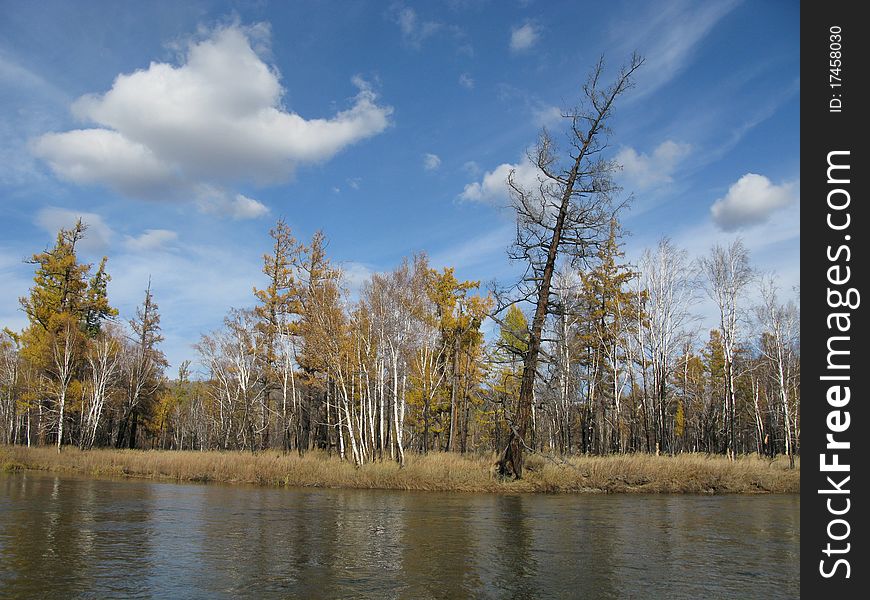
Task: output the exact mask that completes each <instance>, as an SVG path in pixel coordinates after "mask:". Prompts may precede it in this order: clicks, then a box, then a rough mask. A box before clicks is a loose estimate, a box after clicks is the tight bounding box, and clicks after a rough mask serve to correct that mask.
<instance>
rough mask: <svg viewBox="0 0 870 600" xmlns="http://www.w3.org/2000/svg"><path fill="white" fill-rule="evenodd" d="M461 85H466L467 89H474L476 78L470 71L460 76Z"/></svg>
mask: <svg viewBox="0 0 870 600" xmlns="http://www.w3.org/2000/svg"><path fill="white" fill-rule="evenodd" d="M459 85H461V86H462V87H464V88H465V89H468V90H470V89H473V88H474V78H473V77H472V76H471V75H469V74H468V73H463V74H461V75H460V76H459Z"/></svg>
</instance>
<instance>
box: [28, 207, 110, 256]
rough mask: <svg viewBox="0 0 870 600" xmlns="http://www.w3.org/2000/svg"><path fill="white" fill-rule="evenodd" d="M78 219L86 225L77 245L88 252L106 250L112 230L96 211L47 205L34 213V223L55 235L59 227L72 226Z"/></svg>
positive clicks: (66, 227)
mask: <svg viewBox="0 0 870 600" xmlns="http://www.w3.org/2000/svg"><path fill="white" fill-rule="evenodd" d="M79 219H81V220H82V222H83V223H84V224H85V225H86V226H87V230H86V231H85V236H84V238H83V239H82V241H81V242H79V244H78V247H79V248H81V249H82V250H84V251H90V252H102V251H104V250H106V249H107V248H108V247H109V244H110V243H111V241H112V236H113V232H112V229H111V228H110V227H109V226H108V224H107V223H106V222H105V221H104V220H103V217H101V216H100V215H98V214H96V213H92V212H86V211H76V210H69V209H66V208H58V207H55V206H47V207H45V208H43V209H41V210H40V211H39V212H37V213H36V218H35V219H34V224H35V225H37V226H38V227H39V228H40V229H42V230H43V231H45V232H46V233H48V234H49V236H55V235H57V232H58V231H60V229H62V228H63V229H69V228H71V227H73V226H74V225H75V224H76V221H77V220H79Z"/></svg>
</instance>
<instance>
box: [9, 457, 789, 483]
mask: <svg viewBox="0 0 870 600" xmlns="http://www.w3.org/2000/svg"><path fill="white" fill-rule="evenodd" d="M494 463H495V457H494V456H478V455H466V456H462V455H459V454H447V453H430V454H428V455H416V454H411V453H408V455H407V461H406V466H405V468H403V469H400V468H399V467H398V465H397V464H396V463H394V462H392V461H390V460H386V461H384V462H372V463H368V464H365V465H362V466H361V467H359V468H356V467H354V466H353V465H352V464H350V463H348V462H347V461H342V460H340V459H339V458H338V457H336V456H331V457H330V456H328V455H327V454H326V453H325V452H321V451H313V452H309V453H307V454H306V455H305V456H304V457H300V456H299V455H298V454H296V453H292V454H287V455H282V454H281V453H280V451H274V450H272V451H262V452H259V453H257V454H251V453H246V452H219V451H205V452H199V451H190V450H185V451H175V450H114V449H95V450H88V451H81V450H79V449H77V448H75V447H66V448H64V449H63V451H62V452H61V453H60V454H58V453H57V451H56V450H55V449H54V448H53V447H38V448H26V447H22V446H0V472H15V471H21V470H31V471H50V472H55V473H71V474H78V475H85V476H91V477H111V478H119V477H120V478H126V479H148V480H154V481H172V482H177V483H225V484H245V485H256V486H262V487H295V488H338V489H381V490H407V491H438V492H486V493H507V494H515V493H566V494H608V493H611V494H612V493H629V494H705V495H721V494H745V495H758V494H790V493H799V492H800V462H799V459H798V461H797V462H796V468H795V469H793V470H791V469H788V461H787V459H785V458H784V457H778V458H777V459H774V460H771V459H768V458H759V457H757V456H754V455H751V456H744V457H740V458H738V459H737V460H736V461H734V462H731V461H729V460H728V459H727V458H725V457H724V456H720V455H706V454H681V455H677V456H655V455H651V454H628V455H610V456H575V457H570V458H568V459H565V460H562V461H560V462H558V463H554V462H553V461H550V460H548V459H547V458H545V457H543V456H539V455H531V456H529V457H528V458H527V459H526V469H527V472H526V474H525V477H524V478H523V479H522V480H520V481H502V480H500V479H498V477H496V476H495V474H494V469H493V465H494Z"/></svg>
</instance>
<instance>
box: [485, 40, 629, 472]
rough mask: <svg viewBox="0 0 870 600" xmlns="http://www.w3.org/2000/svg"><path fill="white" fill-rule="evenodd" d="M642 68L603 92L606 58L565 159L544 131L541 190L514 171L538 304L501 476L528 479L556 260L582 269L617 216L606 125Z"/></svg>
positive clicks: (539, 151) (522, 252) (578, 114)
mask: <svg viewBox="0 0 870 600" xmlns="http://www.w3.org/2000/svg"><path fill="white" fill-rule="evenodd" d="M642 64H643V59H642V58H641V57H640V56H638V55H637V54H635V55H633V56H632V57H631V60H630V61H629V62H628V64H626V65H624V66H623V67H622V69H621V70H620V71H619V74H618V75H617V77H616V80H615V81H614V82H613V83H612V84H611V85H609V86H605V87H602V83H601V77H602V75H603V70H604V61H603V59H600V60H599V61H598V63H597V64H596V65H595V67H594V68H593V69H592V73H591V74H590V76H589V79H588V81H587V82H586V84H585V85H584V86H583V98H582V100H581V103H580V105H579V106H578V107H576V108H575V109H573V110H571V111H568V112H567V113H566V114H564V115H563V116H564V117H565V118H566V119H568V120H569V121H570V124H571V130H570V132H569V134H568V136H569V145H570V148H569V149H568V151H567V152H566V153H565V156H561V157H560V156H559V155H558V150H557V149H556V147H555V144H554V142H553V140H552V138H551V137H550V135H549V134H548V132H547V131H546V129H545V130H544V131H542V132H541V135H540V137H539V139H538V144H537V146H536V148H535V150H534V152H533V153H530V155H529V160H530V161H531V162H532V163H533V165H534V166H535V168H536V171H537V185H536V186H532V187H531V188H530V187H528V186H527V185H523V184H522V183H520V182H519V181H518V179H517V177H516V173H515V172H513V171H512V172H511V174H510V176H509V177H508V186H509V187H510V194H511V199H512V201H513V205H514V208H515V209H516V211H517V237H516V241H515V242H514V244H513V246H512V247H511V249H510V251H509V256H510V258H511V259H513V260H520V261H523V262H525V263H526V265H527V267H526V272H525V275H524V277H523V279H522V280H521V281H520V282H519V284H518V286H517V289H518V291H519V293H520V298H519V301H526V302H531V303H533V304H534V306H535V311H534V317H533V319H532V323H531V329H530V331H529V344H528V350H527V352H526V353H525V356H524V359H523V375H522V381H521V383H520V395H519V400H518V405H517V411H516V414H515V415H514V418H513V421H512V423H511V433H510V437H509V438H508V444H507V447H506V448H505V449H504V452H503V453H502V455H501V457H500V459H499V462H498V470H499V473H500V474H501V475H502V476H509V475H513V476H514V477H516V478H517V479H519V478H520V477H522V474H523V449H524V447H527V446H528V444H527V440H526V439H525V438H526V433H527V431H528V428H529V422H530V419H531V413H532V402H533V396H534V389H535V379H536V376H537V368H538V356H539V354H540V352H541V332H542V331H543V328H544V323H545V321H546V319H547V315H548V314H549V313H550V312H551V304H552V303H551V297H550V296H551V293H552V290H551V282H552V279H553V273H554V270H555V268H556V264H557V261H558V260H559V258H560V257H562V256H563V257H567V258H568V259H570V261H571V262H572V263H573V264H575V265H579V264H583V263H584V262H585V261H586V260H587V259H588V258H589V257H590V256H591V253H592V252H593V250H594V248H596V247H597V245H598V244H599V243H600V242H601V240H602V237H603V236H604V235H605V234H606V233H607V231H608V226H609V223H610V219H611V218H612V217H613V211H612V202H611V196H612V194H613V193H614V192H615V191H616V189H617V188H616V186H615V184H614V183H613V179H612V175H613V173H614V171H615V170H616V169H618V168H619V167H618V165H617V164H616V163H614V162H613V161H610V160H607V159H605V158H603V157H602V151H603V150H604V149H605V148H606V147H607V134H608V133H609V129H608V128H607V121H608V120H609V118H610V117H611V114H612V111H613V105H614V102H615V100H616V98H617V97H618V96H620V95H621V94H622V93H624V92H625V91H626V90H628V89H629V88H630V87H631V85H632V76H633V74H634V72H635V71H636V70H637V69H638V68H640V66H641V65H642Z"/></svg>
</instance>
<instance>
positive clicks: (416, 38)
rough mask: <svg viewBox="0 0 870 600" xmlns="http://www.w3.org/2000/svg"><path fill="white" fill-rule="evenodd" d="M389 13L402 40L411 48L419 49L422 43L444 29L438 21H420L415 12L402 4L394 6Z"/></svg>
mask: <svg viewBox="0 0 870 600" xmlns="http://www.w3.org/2000/svg"><path fill="white" fill-rule="evenodd" d="M391 12H392V16H393V20H394V21H395V23H396V25H398V26H399V31H400V32H401V33H402V40H403V41H404V42H405V43H406V44H408V45H409V46H411V47H413V48H420V47H421V46H422V45H423V42H425V41H426V40H427V39H429V38H430V37H432V36H433V35H435V34H436V33H438V31H440V30H441V29H442V28H443V27H444V25H443V24H442V23H439V22H438V21H429V20H425V19H420V17H419V16H418V15H417V11H416V10H414V9H413V8H411V7H409V6H405V5H404V4H398V3H397V4H394V5H393V7H392V10H391Z"/></svg>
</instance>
